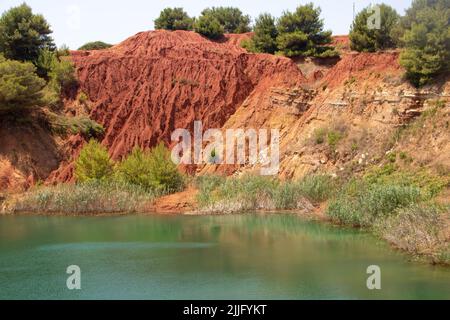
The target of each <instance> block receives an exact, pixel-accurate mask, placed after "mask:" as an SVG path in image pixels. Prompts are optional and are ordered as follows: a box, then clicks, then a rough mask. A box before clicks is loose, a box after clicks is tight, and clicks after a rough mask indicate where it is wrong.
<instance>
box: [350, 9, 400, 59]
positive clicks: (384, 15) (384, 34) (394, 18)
mask: <svg viewBox="0 0 450 320" xmlns="http://www.w3.org/2000/svg"><path fill="white" fill-rule="evenodd" d="M377 6H378V7H379V9H380V14H381V16H380V19H381V20H380V23H381V24H380V28H369V26H370V25H369V22H370V17H371V16H372V15H373V14H374V13H375V10H373V6H369V7H367V8H365V9H364V10H362V11H361V12H360V13H359V14H358V15H357V16H356V18H355V21H353V25H352V28H351V31H350V35H349V37H350V44H351V48H352V50H356V51H360V52H375V51H379V50H385V49H391V48H395V47H396V46H397V43H396V39H395V35H394V31H395V30H396V26H397V24H398V22H399V19H400V16H399V15H398V13H397V11H395V9H394V8H392V7H391V6H388V5H386V4H381V5H377Z"/></svg>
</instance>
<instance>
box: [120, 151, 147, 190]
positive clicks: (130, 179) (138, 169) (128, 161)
mask: <svg viewBox="0 0 450 320" xmlns="http://www.w3.org/2000/svg"><path fill="white" fill-rule="evenodd" d="M114 171H115V172H114V173H115V178H116V179H117V180H118V181H123V182H125V183H129V184H132V185H138V186H141V187H142V188H144V189H145V190H151V189H154V188H155V182H154V181H153V173H152V168H151V155H150V152H144V151H142V149H140V148H137V147H136V148H134V149H133V151H132V152H131V153H130V154H129V155H128V156H127V157H126V158H125V159H124V160H122V162H120V163H119V164H118V165H117V167H116V168H115V170H114Z"/></svg>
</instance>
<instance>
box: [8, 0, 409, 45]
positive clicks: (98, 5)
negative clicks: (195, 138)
mask: <svg viewBox="0 0 450 320" xmlns="http://www.w3.org/2000/svg"><path fill="white" fill-rule="evenodd" d="M22 2H24V1H23V0H1V1H0V12H2V13H3V12H4V11H5V10H7V9H9V8H11V7H13V6H17V5H19V4H21V3H22ZM26 2H27V3H28V5H30V6H31V7H32V8H33V11H34V12H35V13H42V14H43V15H44V16H45V17H46V19H47V21H48V22H49V23H50V24H51V26H52V29H53V32H54V33H53V37H54V39H55V41H56V44H57V45H58V46H60V45H62V44H66V45H68V46H69V47H70V48H71V49H77V48H78V47H80V46H81V45H82V44H84V43H86V42H89V41H95V40H102V41H105V42H109V43H112V44H115V43H119V42H121V41H122V40H125V39H126V38H128V37H130V36H132V35H134V34H136V33H138V32H140V31H145V30H152V29H153V21H154V20H155V19H156V18H157V17H158V15H159V12H160V11H161V10H162V9H164V8H166V7H183V8H184V9H185V10H186V11H187V12H188V13H189V15H191V16H197V15H199V13H200V12H201V11H202V10H203V9H204V8H206V7H211V6H234V7H239V8H240V9H241V10H242V11H243V12H244V13H246V14H249V15H250V16H252V18H255V17H256V16H258V14H260V13H262V12H269V13H271V14H273V15H274V16H279V15H280V14H281V13H282V12H283V11H284V10H294V9H295V8H296V7H297V6H298V5H299V4H305V3H308V2H311V0H263V1H257V0H228V1H227V0H208V1H207V0H126V1H125V0H28V1H26ZM312 2H314V4H315V5H318V6H320V7H321V8H322V17H323V19H324V20H325V26H326V28H327V29H331V30H332V31H333V33H334V34H335V35H338V34H347V33H348V31H349V28H350V25H351V23H352V19H353V3H355V5H356V10H357V11H359V10H361V9H362V8H364V7H366V6H367V5H369V4H370V3H380V2H384V3H387V4H389V5H391V6H393V7H394V8H395V9H397V11H398V12H399V13H401V14H403V13H404V11H405V9H406V8H408V7H409V6H410V5H411V2H412V0H384V1H370V0H313V1H312Z"/></svg>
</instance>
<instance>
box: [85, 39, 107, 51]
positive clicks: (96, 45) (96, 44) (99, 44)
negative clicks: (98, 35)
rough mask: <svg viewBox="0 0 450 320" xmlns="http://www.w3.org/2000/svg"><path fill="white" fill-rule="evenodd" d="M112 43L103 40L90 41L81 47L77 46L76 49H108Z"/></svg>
mask: <svg viewBox="0 0 450 320" xmlns="http://www.w3.org/2000/svg"><path fill="white" fill-rule="evenodd" d="M111 47H112V44H109V43H106V42H103V41H92V42H88V43H85V44H84V45H82V46H81V47H79V48H78V50H102V49H108V48H111Z"/></svg>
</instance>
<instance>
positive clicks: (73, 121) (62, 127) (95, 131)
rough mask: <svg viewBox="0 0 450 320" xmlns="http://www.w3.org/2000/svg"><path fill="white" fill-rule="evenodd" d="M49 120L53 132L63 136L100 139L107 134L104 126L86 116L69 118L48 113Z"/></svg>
mask: <svg viewBox="0 0 450 320" xmlns="http://www.w3.org/2000/svg"><path fill="white" fill-rule="evenodd" d="M47 118H48V120H49V124H50V127H51V130H52V131H53V132H54V133H56V134H60V135H62V136H67V135H68V134H72V135H74V134H81V135H82V136H83V137H84V138H85V139H91V138H100V137H102V136H103V134H104V133H105V129H104V128H103V126H101V125H100V124H98V123H97V122H95V121H94V120H92V119H90V118H88V117H85V116H81V117H67V116H64V115H56V114H53V113H48V114H47Z"/></svg>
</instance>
